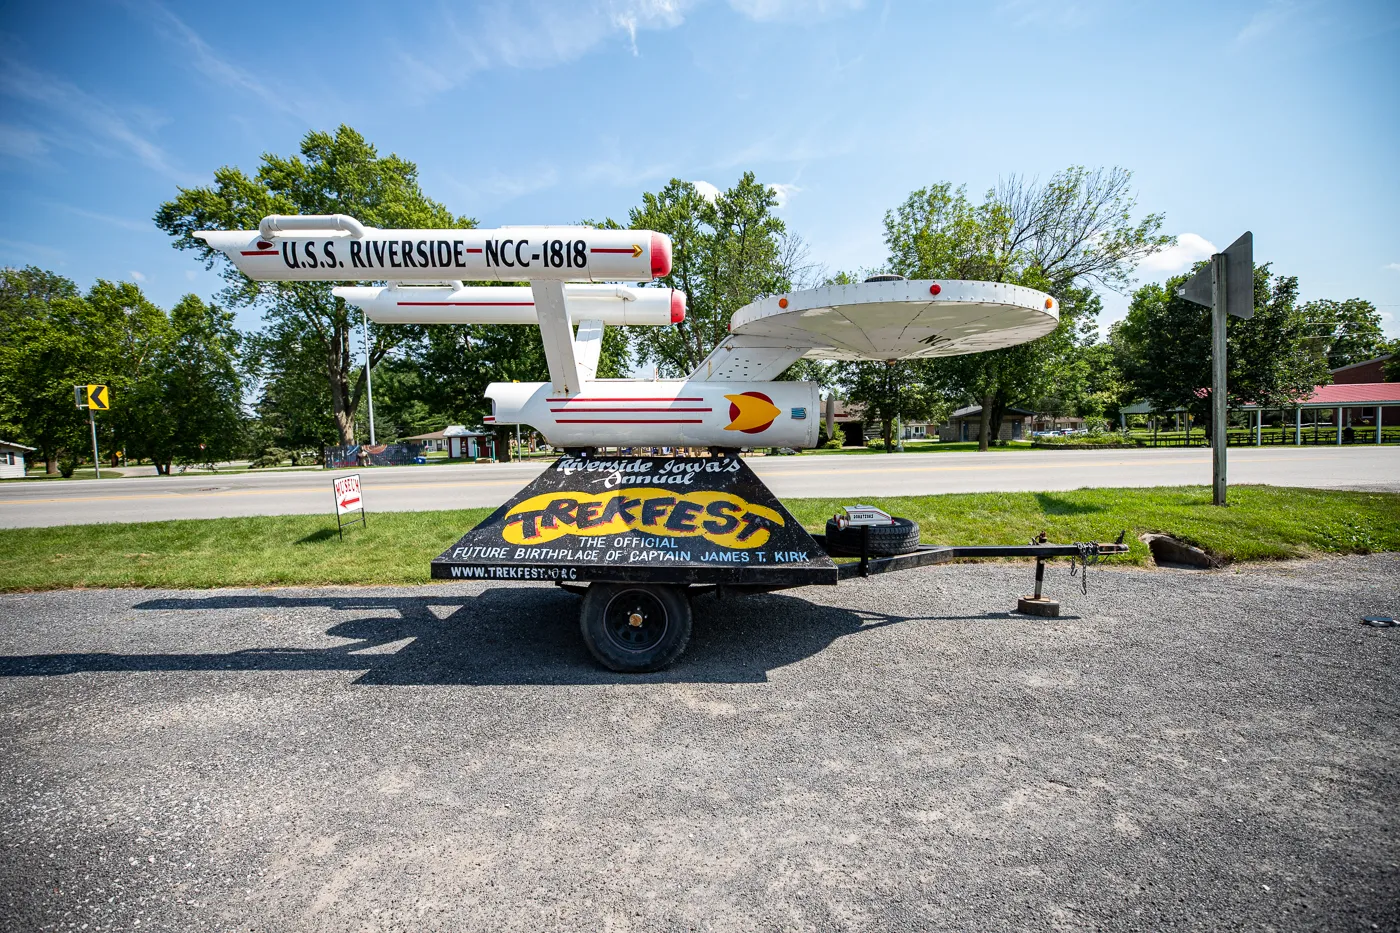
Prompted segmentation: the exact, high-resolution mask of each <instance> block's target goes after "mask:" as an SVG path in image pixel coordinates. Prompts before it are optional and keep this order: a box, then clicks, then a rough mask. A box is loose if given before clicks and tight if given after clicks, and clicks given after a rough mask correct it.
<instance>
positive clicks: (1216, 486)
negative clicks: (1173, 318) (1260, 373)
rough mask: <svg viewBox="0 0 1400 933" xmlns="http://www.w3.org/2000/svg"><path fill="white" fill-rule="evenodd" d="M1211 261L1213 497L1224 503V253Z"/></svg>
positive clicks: (1225, 407)
mask: <svg viewBox="0 0 1400 933" xmlns="http://www.w3.org/2000/svg"><path fill="white" fill-rule="evenodd" d="M1210 265H1211V277H1210V278H1211V283H1210V284H1211V354H1210V364H1211V365H1210V368H1211V386H1210V407H1211V418H1210V434H1211V463H1212V465H1213V466H1214V468H1215V476H1214V482H1213V483H1212V490H1213V497H1212V499H1213V501H1214V503H1215V504H1216V505H1224V504H1225V447H1226V443H1227V442H1226V433H1225V418H1226V409H1227V406H1226V399H1225V316H1226V308H1225V300H1226V299H1225V295H1226V278H1225V256H1224V254H1222V253H1217V254H1216V255H1214V256H1212V257H1211V258H1210Z"/></svg>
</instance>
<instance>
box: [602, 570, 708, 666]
mask: <svg viewBox="0 0 1400 933" xmlns="http://www.w3.org/2000/svg"><path fill="white" fill-rule="evenodd" d="M690 622H691V616H690V600H689V599H687V598H686V595H685V589H684V587H679V586H657V585H649V584H645V583H594V584H593V585H591V586H590V587H589V588H588V594H587V595H585V596H584V597H583V608H582V609H581V610H580V612H579V628H580V630H581V631H582V632H583V643H584V644H586V645H587V646H588V650H589V651H591V652H593V657H595V658H597V659H598V662H599V663H600V664H602V665H603V666H604V667H607V668H610V669H612V670H614V671H621V672H622V673H625V674H640V673H645V672H647V671H659V670H661V668H663V667H665V666H667V665H668V664H670V663H671V662H673V661H675V660H676V658H678V657H680V656H681V652H683V651H685V646H686V643H688V642H689V641H690Z"/></svg>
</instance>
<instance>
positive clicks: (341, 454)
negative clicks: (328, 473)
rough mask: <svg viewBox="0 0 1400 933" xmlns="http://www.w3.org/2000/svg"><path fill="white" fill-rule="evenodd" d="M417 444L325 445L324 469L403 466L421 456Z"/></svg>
mask: <svg viewBox="0 0 1400 933" xmlns="http://www.w3.org/2000/svg"><path fill="white" fill-rule="evenodd" d="M422 453H423V451H422V446H421V445H419V444H376V445H375V446H373V447H371V446H370V445H368V444H352V445H350V446H349V447H327V448H326V469H328V470H340V469H345V468H346V467H365V466H404V465H405V464H409V463H416V462H417V461H418V459H419V458H420V457H421V456H422Z"/></svg>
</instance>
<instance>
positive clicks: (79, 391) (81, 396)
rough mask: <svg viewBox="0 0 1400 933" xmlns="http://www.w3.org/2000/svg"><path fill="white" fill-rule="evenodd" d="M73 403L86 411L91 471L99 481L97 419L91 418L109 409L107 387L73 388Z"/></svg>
mask: <svg viewBox="0 0 1400 933" xmlns="http://www.w3.org/2000/svg"><path fill="white" fill-rule="evenodd" d="M73 402H74V403H75V404H76V405H77V407H78V408H86V409H87V413H88V427H89V428H91V429H92V471H93V473H94V474H96V476H97V478H98V479H101V478H102V462H101V461H100V460H99V459H98V458H97V419H96V418H94V417H93V414H92V413H93V412H94V411H106V410H107V409H109V408H110V407H111V405H110V404H108V398H107V387H106V386H102V385H85V386H74V387H73Z"/></svg>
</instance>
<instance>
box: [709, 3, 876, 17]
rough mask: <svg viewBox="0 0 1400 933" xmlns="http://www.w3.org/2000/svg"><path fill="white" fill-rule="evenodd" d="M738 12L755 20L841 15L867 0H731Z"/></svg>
mask: <svg viewBox="0 0 1400 933" xmlns="http://www.w3.org/2000/svg"><path fill="white" fill-rule="evenodd" d="M729 5H730V6H731V7H732V8H733V9H734V10H735V11H736V12H738V13H741V14H743V15H744V16H747V17H748V18H749V19H754V20H760V21H763V20H780V19H781V20H792V19H811V18H814V17H825V16H839V15H841V14H843V13H850V12H852V11H854V10H859V9H861V8H862V7H864V6H865V0H729Z"/></svg>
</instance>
